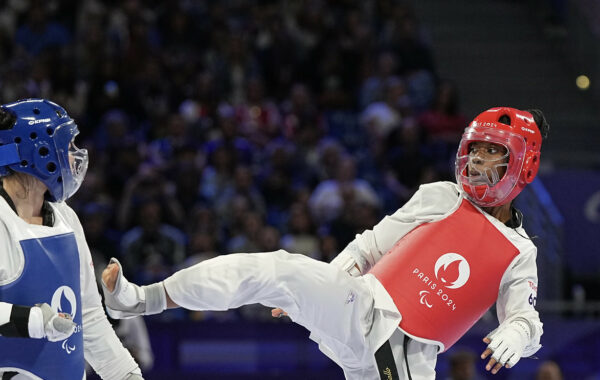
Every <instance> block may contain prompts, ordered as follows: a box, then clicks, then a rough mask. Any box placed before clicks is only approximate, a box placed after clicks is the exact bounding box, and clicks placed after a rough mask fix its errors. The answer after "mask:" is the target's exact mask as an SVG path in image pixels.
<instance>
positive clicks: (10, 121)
mask: <svg viewBox="0 0 600 380" xmlns="http://www.w3.org/2000/svg"><path fill="white" fill-rule="evenodd" d="M16 122H17V116H16V115H15V114H14V113H12V112H10V111H7V110H6V109H4V108H2V107H0V130H2V131H5V130H8V129H12V127H14V126H15V123H16Z"/></svg>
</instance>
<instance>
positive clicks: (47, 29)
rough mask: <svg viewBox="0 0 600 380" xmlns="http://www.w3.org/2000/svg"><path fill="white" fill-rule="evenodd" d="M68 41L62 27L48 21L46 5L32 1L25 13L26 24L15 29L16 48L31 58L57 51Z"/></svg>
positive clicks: (66, 32)
mask: <svg viewBox="0 0 600 380" xmlns="http://www.w3.org/2000/svg"><path fill="white" fill-rule="evenodd" d="M69 41H70V36H69V32H68V31H67V29H66V28H65V27H64V25H62V24H60V23H59V22H56V21H54V20H48V15H47V12H46V3H45V2H43V1H39V0H36V1H33V2H32V4H31V5H30V8H29V11H28V12H27V22H26V23H25V24H24V25H21V26H20V27H19V28H18V29H17V33H16V34H15V42H16V44H17V46H20V47H22V48H23V49H25V51H26V52H27V53H29V54H31V55H33V56H37V55H39V54H40V53H43V52H46V51H48V50H52V49H54V50H59V49H60V48H62V47H64V46H66V45H67V44H68V43H69Z"/></svg>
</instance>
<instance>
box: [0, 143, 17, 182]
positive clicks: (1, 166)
mask: <svg viewBox="0 0 600 380" xmlns="http://www.w3.org/2000/svg"><path fill="white" fill-rule="evenodd" d="M19 161H21V158H20V157H19V152H18V151H17V144H6V145H1V146H0V177H3V176H6V175H8V173H9V172H10V171H9V169H8V167H7V166H8V165H12V164H16V163H17V162H19Z"/></svg>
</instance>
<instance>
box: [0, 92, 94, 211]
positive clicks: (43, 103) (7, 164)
mask: <svg viewBox="0 0 600 380" xmlns="http://www.w3.org/2000/svg"><path fill="white" fill-rule="evenodd" d="M0 107H1V108H2V110H3V111H4V112H7V113H9V114H10V115H12V117H13V118H14V119H15V122H14V124H13V126H12V128H10V129H3V130H0V176H6V175H8V174H10V173H11V170H12V171H15V172H21V173H27V174H30V175H32V176H34V177H35V178H37V179H39V180H40V181H42V183H43V184H44V185H46V187H47V188H48V194H47V195H49V200H50V201H55V202H60V201H64V200H65V199H68V198H69V197H70V196H71V195H73V194H75V192H76V191H77V189H79V186H81V182H83V178H84V177H85V173H86V171H87V167H88V154H87V150H85V149H78V148H77V147H76V146H75V144H74V143H73V140H74V138H75V136H77V134H79V129H78V128H77V124H75V122H74V121H73V119H71V117H69V115H68V114H67V111H65V109H64V108H62V107H61V106H59V105H58V104H56V103H53V102H51V101H48V100H44V99H27V100H21V101H18V102H15V103H9V104H4V105H2V106H0Z"/></svg>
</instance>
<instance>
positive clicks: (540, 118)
mask: <svg viewBox="0 0 600 380" xmlns="http://www.w3.org/2000/svg"><path fill="white" fill-rule="evenodd" d="M525 111H527V112H529V113H530V114H531V115H532V116H533V120H534V121H535V124H536V125H537V126H538V129H539V130H540V133H541V134H542V139H544V140H545V139H547V138H548V133H549V132H550V124H548V121H546V117H545V116H544V113H543V112H542V111H541V110H538V109H530V110H525Z"/></svg>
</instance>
